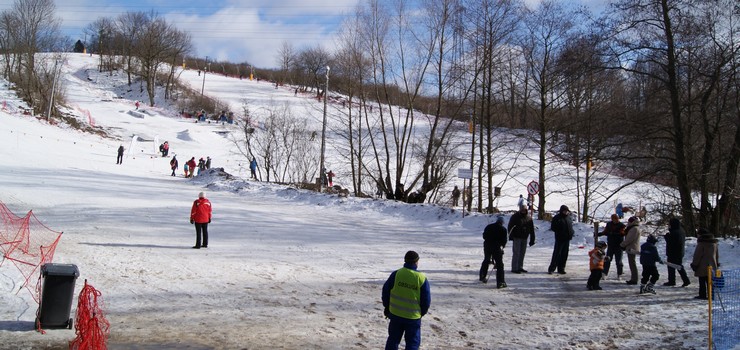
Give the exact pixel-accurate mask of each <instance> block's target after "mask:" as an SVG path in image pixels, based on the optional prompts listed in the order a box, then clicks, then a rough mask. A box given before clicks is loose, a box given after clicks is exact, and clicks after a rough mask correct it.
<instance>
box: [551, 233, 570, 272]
mask: <svg viewBox="0 0 740 350" xmlns="http://www.w3.org/2000/svg"><path fill="white" fill-rule="evenodd" d="M569 249H570V240H568V241H566V240H560V241H559V240H555V246H554V247H553V248H552V259H550V267H548V268H547V271H548V272H554V271H555V269H556V268H557V270H558V272H559V273H562V272H565V263H566V262H568V250H569Z"/></svg>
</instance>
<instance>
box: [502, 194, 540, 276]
mask: <svg viewBox="0 0 740 350" xmlns="http://www.w3.org/2000/svg"><path fill="white" fill-rule="evenodd" d="M507 229H508V231H509V240H510V241H512V243H511V252H512V254H511V272H513V273H526V272H527V270H525V269H524V255H526V253H527V240H529V246H530V247H531V246H533V245H534V239H535V236H534V222H533V221H532V218H531V217H530V216H529V214H528V213H527V207H526V206H521V207H519V211H518V212H516V213H514V214H513V215H511V218H510V219H509V225H508V227H507Z"/></svg>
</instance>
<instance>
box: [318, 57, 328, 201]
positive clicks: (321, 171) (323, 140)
mask: <svg viewBox="0 0 740 350" xmlns="http://www.w3.org/2000/svg"><path fill="white" fill-rule="evenodd" d="M328 93H329V66H326V85H325V86H324V120H323V122H322V123H321V161H320V163H319V192H324V149H325V145H326V99H327V96H326V95H327V94H328Z"/></svg>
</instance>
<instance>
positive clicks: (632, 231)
mask: <svg viewBox="0 0 740 350" xmlns="http://www.w3.org/2000/svg"><path fill="white" fill-rule="evenodd" d="M627 222H628V224H627V228H626V229H625V232H627V235H626V236H625V237H624V241H622V244H620V246H621V247H622V249H624V250H625V252H627V262H628V263H629V266H630V279H629V280H628V281H627V284H637V279H638V277H637V273H638V271H637V255H638V254H640V236H642V231H641V230H640V219H638V218H637V216H632V217H630V218H629V220H627Z"/></svg>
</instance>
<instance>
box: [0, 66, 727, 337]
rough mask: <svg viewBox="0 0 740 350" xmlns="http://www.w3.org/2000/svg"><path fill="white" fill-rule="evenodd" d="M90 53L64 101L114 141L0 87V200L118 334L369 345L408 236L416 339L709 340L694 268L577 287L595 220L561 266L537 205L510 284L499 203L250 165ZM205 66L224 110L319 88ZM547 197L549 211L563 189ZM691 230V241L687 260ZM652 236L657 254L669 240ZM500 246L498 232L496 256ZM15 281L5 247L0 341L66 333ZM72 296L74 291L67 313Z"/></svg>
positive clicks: (195, 81) (209, 128)
mask: <svg viewBox="0 0 740 350" xmlns="http://www.w3.org/2000/svg"><path fill="white" fill-rule="evenodd" d="M96 67H97V60H96V58H95V57H89V56H85V55H71V56H69V61H68V63H67V65H66V66H65V68H64V70H65V76H64V79H63V80H62V84H63V86H64V87H65V89H66V91H67V101H68V102H69V104H70V105H71V106H73V107H74V108H76V109H77V110H78V111H80V112H79V113H89V114H90V120H91V121H92V122H93V123H95V124H96V125H98V126H101V127H104V128H105V129H106V130H107V131H108V132H109V133H110V134H111V135H115V137H116V138H117V139H111V138H100V137H97V136H93V135H90V134H84V133H80V132H78V131H75V130H70V129H65V128H59V127H57V126H50V125H48V124H47V123H46V122H44V121H43V120H38V119H36V118H32V117H29V116H24V115H22V114H21V113H20V112H19V110H18V107H19V106H20V104H19V102H18V100H17V97H15V96H14V95H13V94H12V93H11V92H10V91H9V90H8V87H7V84H3V86H2V87H0V98H2V99H3V100H4V101H5V102H6V103H5V104H4V105H5V108H4V110H3V111H0V160H1V161H2V164H3V171H2V172H0V184H2V193H1V194H0V201H2V202H3V203H5V205H7V206H8V207H9V208H10V209H11V210H12V211H13V212H14V213H16V215H19V216H23V215H25V213H26V212H28V211H29V210H33V212H34V214H35V215H36V216H37V217H38V218H39V219H40V220H41V221H42V222H43V223H44V224H45V225H46V226H48V227H49V228H51V229H53V230H57V231H63V232H64V234H63V235H62V239H61V242H60V243H59V246H58V247H57V250H56V254H55V256H54V262H56V263H70V264H75V265H77V266H78V268H79V270H80V274H81V276H80V279H78V280H77V284H76V291H75V294H77V293H79V290H80V289H81V288H82V285H83V281H84V280H85V279H86V280H87V281H88V282H89V283H90V284H91V285H93V286H94V287H95V288H97V289H99V290H100V291H101V292H102V296H103V299H104V300H105V311H106V312H107V318H108V320H109V321H110V323H111V334H110V339H109V348H111V349H380V348H382V347H383V345H384V343H385V339H386V334H387V325H388V321H387V320H386V319H385V318H384V317H383V307H382V305H381V302H380V293H381V288H382V284H383V282H384V281H385V279H386V278H387V277H388V275H389V274H390V273H391V272H392V271H394V270H395V269H398V268H400V267H401V266H402V263H403V255H404V253H405V252H406V251H407V250H410V249H413V250H416V251H417V252H419V254H420V256H421V259H420V262H419V270H420V271H423V272H425V273H426V274H427V277H428V278H429V281H430V283H431V288H432V289H431V290H432V306H431V309H430V312H429V314H428V315H427V316H425V317H424V318H423V320H422V348H423V349H700V348H706V343H707V305H706V302H702V301H697V300H694V299H693V297H694V296H696V295H698V282H697V279H696V278H694V277H692V284H691V285H690V286H689V287H686V288H678V287H673V288H670V287H663V286H662V283H663V282H665V281H666V276H667V272H666V270H665V267H663V266H661V267H660V273H661V279H660V281H659V282H658V285H657V287H656V290H657V295H649V296H641V295H638V290H637V287H636V286H629V285H626V284H625V283H624V281H619V280H615V279H607V280H606V281H603V283H602V287H603V288H604V290H602V291H588V290H586V287H585V284H586V279H587V278H588V275H589V271H588V262H587V255H586V253H587V251H588V249H589V248H590V247H591V245H592V244H593V239H592V231H593V228H592V227H591V226H590V225H585V224H578V225H577V226H576V237H575V238H574V239H573V241H572V245H571V247H570V258H569V261H568V267H567V271H568V274H567V275H548V274H547V272H546V271H547V265H548V264H549V260H550V255H551V252H552V246H553V242H554V239H553V235H552V232H551V231H548V228H549V223H548V222H539V221H536V226H537V243H536V245H535V246H533V247H531V248H529V249H528V250H527V255H526V258H525V263H524V267H525V268H526V269H527V270H529V273H528V274H512V273H507V275H506V282H507V284H508V286H509V288H506V289H501V290H497V289H495V286H494V285H493V283H489V284H482V283H480V282H479V281H478V269H479V267H480V262H481V259H482V238H481V232H482V231H483V228H484V227H485V225H487V224H488V223H489V222H491V221H492V220H493V219H494V218H493V217H491V216H488V215H471V216H468V217H465V218H464V219H463V218H462V215H461V213H460V211H459V210H453V209H450V208H445V207H439V206H433V205H421V204H402V203H396V202H393V201H385V200H372V199H356V198H352V197H350V198H339V197H336V196H330V195H321V194H316V193H312V192H306V191H303V190H296V189H291V188H286V187H282V186H276V185H270V184H265V183H260V182H253V181H247V180H244V179H246V177H247V174H246V173H245V172H244V168H245V167H246V164H245V160H244V159H239V158H237V157H236V156H235V155H234V152H233V145H232V143H231V142H230V141H229V139H228V138H227V137H225V136H224V135H225V134H228V133H229V132H234V131H236V127H234V126H229V125H225V126H224V125H219V124H215V123H214V124H206V123H194V122H193V120H191V119H182V118H180V117H179V116H177V114H176V112H175V111H172V110H164V109H159V108H149V107H146V106H142V107H141V108H140V109H141V111H138V112H136V111H134V108H135V107H134V100H135V99H136V98H135V97H132V98H129V97H126V94H125V93H124V92H125V91H121V90H120V88H118V87H116V83H115V81H111V80H106V79H105V78H104V77H102V76H99V75H97V74H94V73H96V72H95V69H96ZM182 78H183V79H185V80H189V81H190V82H191V84H192V85H193V86H200V84H201V79H202V77H199V76H198V75H197V73H196V72H194V71H185V72H184V73H183V74H182ZM206 79H207V80H206V84H207V85H206V89H207V91H208V93H209V94H213V95H214V96H216V97H219V98H222V99H223V100H227V101H232V104H234V108H237V104H238V100H239V99H243V98H244V96H247V97H248V98H249V99H250V100H251V101H252V103H253V104H255V105H257V106H259V103H261V102H259V101H272V102H274V101H292V102H291V103H292V104H294V105H295V106H296V108H300V109H302V110H303V111H309V110H312V109H315V106H312V104H315V103H318V102H316V101H315V99H310V98H308V97H305V96H301V95H299V96H294V94H293V91H292V90H290V89H289V88H285V89H274V86H273V85H271V84H270V83H267V82H256V81H248V80H244V81H239V80H238V79H230V78H224V77H219V76H216V75H208V76H207V77H206ZM211 84H212V85H211ZM135 90H137V91H138V87H137V88H135ZM120 96H124V97H126V98H118V97H120ZM272 102H270V103H272ZM265 103H267V102H265ZM237 132H238V131H237ZM133 135H138V136H139V137H140V138H141V139H142V140H159V142H164V141H165V140H167V141H169V143H170V145H171V149H170V154H173V153H174V154H177V156H178V159H179V161H180V164H181V165H182V164H183V163H184V162H185V161H186V160H187V159H189V158H190V157H195V158H196V160H197V159H198V158H200V157H204V158H205V157H206V156H210V157H211V158H213V165H212V166H213V167H216V168H220V167H223V168H224V170H225V171H226V172H228V173H230V174H232V175H236V176H239V177H240V178H237V179H234V180H226V179H224V178H223V177H220V176H218V175H217V174H204V175H202V176H199V177H196V178H195V179H192V180H191V179H185V178H183V177H182V174H181V171H178V176H177V177H171V176H169V174H170V170H169V164H168V163H169V158H161V157H158V156H157V155H156V153H155V149H154V146H155V144H154V143H153V142H138V143H137V144H136V145H135V147H134V149H129V148H130V140H131V137H132V136H133ZM119 145H124V147H126V148H127V154H126V157H125V159H124V161H123V165H116V159H115V158H116V149H117V148H118V146H119ZM338 181H340V180H338ZM200 191H205V192H206V194H207V196H208V198H209V199H210V200H211V202H212V203H213V208H214V214H213V222H212V224H211V225H209V231H210V239H209V241H210V242H209V246H208V249H200V250H195V249H191V246H192V245H193V244H194V228H193V226H192V225H190V224H189V223H188V217H189V210H190V206H191V204H192V201H193V200H194V199H195V198H196V197H197V194H198V192H200ZM516 196H518V194H512V196H511V197H512V199H511V200H512V203H511V205H512V206H513V203H515V197H516ZM549 203H551V205H552V208H548V209H550V210H552V211H554V210H556V209H557V207H559V205H560V204H561V202H559V201H558V200H557V199H551V200H550V202H549ZM505 219H506V220H507V221H508V216H507V217H506V218H505ZM651 230H652V229H651ZM656 230H657V232H658V233H664V232H665V231H667V228H657V229H656ZM643 240H644V238H643ZM695 242H696V241H695V240H694V239H689V240H688V241H687V248H686V251H687V254H686V258H685V259H686V261H689V260H690V259H691V254H692V252H693V250H694V246H695ZM736 245H737V243H736V241H723V242H722V243H721V244H720V261H721V263H722V267H723V268H738V267H740V263H739V261H740V259H738V253H737V250H736V248H735V246H736ZM658 249H659V251H660V252H661V254H663V253H664V251H665V249H664V242H663V241H662V240H661V241H660V242H659V243H658ZM510 258H511V248H510V246H507V249H506V252H505V256H504V261H505V263H506V265H507V266H509V264H510ZM625 259H626V258H625ZM625 265H626V261H625ZM686 266H688V262H687V263H686ZM625 269H627V267H626V266H625ZM627 270H628V269H627ZM507 272H508V271H507ZM21 283H22V278H21V276H20V273H19V272H18V270H17V269H16V268H15V266H14V265H13V264H11V263H10V262H8V261H4V263H3V265H2V266H0V348H2V349H64V348H67V342H68V341H69V340H72V339H73V338H74V336H75V334H74V332H73V331H71V330H66V329H65V330H48V331H47V333H46V334H40V333H38V332H36V331H34V330H33V321H34V319H35V312H36V308H37V304H36V303H35V301H34V300H33V298H32V296H31V294H30V293H29V292H28V291H27V290H25V289H22V290H19V289H20V284H21ZM75 306H76V300H75V301H74V303H73V313H74V308H75ZM73 315H74V314H73Z"/></svg>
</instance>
